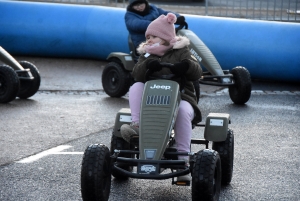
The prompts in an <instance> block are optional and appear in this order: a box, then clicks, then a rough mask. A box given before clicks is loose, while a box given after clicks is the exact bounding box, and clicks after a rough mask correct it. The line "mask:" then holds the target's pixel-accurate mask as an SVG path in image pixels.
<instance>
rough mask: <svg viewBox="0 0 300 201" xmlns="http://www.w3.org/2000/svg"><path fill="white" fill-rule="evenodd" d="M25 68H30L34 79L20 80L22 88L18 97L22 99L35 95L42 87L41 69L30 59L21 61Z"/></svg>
mask: <svg viewBox="0 0 300 201" xmlns="http://www.w3.org/2000/svg"><path fill="white" fill-rule="evenodd" d="M19 63H20V64H21V66H22V67H23V68H24V69H29V70H30V72H31V74H32V76H33V77H34V79H33V80H22V79H21V80H20V90H19V93H18V95H17V96H18V97H19V98H22V99H26V98H29V97H31V96H33V95H34V94H35V93H36V92H37V91H38V90H39V88H40V83H41V77H40V73H39V70H38V69H37V67H36V66H35V65H33V64H32V63H30V62H28V61H20V62H19Z"/></svg>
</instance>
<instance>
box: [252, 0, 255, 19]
mask: <svg viewBox="0 0 300 201" xmlns="http://www.w3.org/2000/svg"><path fill="white" fill-rule="evenodd" d="M254 10H255V1H253V18H252V19H255V13H254Z"/></svg>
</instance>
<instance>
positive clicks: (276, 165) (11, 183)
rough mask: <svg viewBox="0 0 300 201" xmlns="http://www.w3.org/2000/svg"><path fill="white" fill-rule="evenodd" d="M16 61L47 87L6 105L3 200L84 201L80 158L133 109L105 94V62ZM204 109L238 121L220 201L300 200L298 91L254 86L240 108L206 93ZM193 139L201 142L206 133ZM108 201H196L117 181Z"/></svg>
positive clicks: (1, 111) (0, 140)
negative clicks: (34, 70)
mask: <svg viewBox="0 0 300 201" xmlns="http://www.w3.org/2000/svg"><path fill="white" fill-rule="evenodd" d="M15 58H16V59H17V60H18V61H20V60H27V61H30V62H32V63H34V64H35V65H36V66H37V67H38V68H39V70H40V73H41V77H42V82H41V87H40V90H39V91H38V92H37V94H35V95H34V96H33V97H31V98H30V99H28V100H20V99H16V100H14V101H12V102H10V103H8V104H1V105H0V128H1V132H0V153H1V154H0V186H1V188H0V200H14V201H15V200H22V201H23V200H41V201H42V200H81V194H80V168H81V160H82V153H83V151H84V150H85V148H86V147H87V146H88V145H89V144H95V143H103V144H106V145H107V146H108V147H109V144H110V137H111V134H112V127H113V125H114V120H115V114H116V113H117V111H118V110H119V109H121V108H123V107H128V96H125V97H123V98H110V97H108V96H107V95H106V94H105V93H104V92H103V89H102V85H101V74H102V70H103V67H104V65H105V64H106V63H107V62H106V61H97V60H83V59H61V58H36V57H15ZM199 106H200V108H201V111H202V115H203V117H204V120H205V117H206V116H207V115H208V113H210V112H225V113H229V114H230V115H231V119H232V124H231V125H230V128H231V129H233V131H234V134H235V154H234V155H235V159H234V172H233V179H232V182H231V184H230V185H228V186H223V187H222V191H221V197H220V200H293V201H294V200H299V199H300V196H299V195H300V185H299V184H300V177H299V167H300V157H299V142H300V139H299V129H300V124H299V120H300V87H299V84H292V83H274V82H261V81H256V80H255V81H253V91H252V95H251V98H250V100H249V102H247V104H245V105H244V106H237V105H234V104H233V103H232V101H231V100H230V98H229V95H228V91H227V89H226V88H220V87H213V86H205V85H202V86H201V99H200V102H199ZM193 137H194V138H202V137H203V129H202V128H195V129H194V130H193ZM200 149H203V147H202V146H195V145H193V146H192V150H193V151H198V150H200ZM110 200H124V201H125V200H166V201H169V200H170V201H171V200H191V187H177V186H172V185H171V180H162V181H155V180H154V181H153V180H150V181H149V180H136V179H129V180H128V181H126V182H120V181H117V180H115V179H113V181H112V187H111V194H110Z"/></svg>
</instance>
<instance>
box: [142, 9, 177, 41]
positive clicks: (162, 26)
mask: <svg viewBox="0 0 300 201" xmlns="http://www.w3.org/2000/svg"><path fill="white" fill-rule="evenodd" d="M176 19H177V18H176V15H174V14H173V13H168V14H167V15H166V16H165V15H161V16H159V17H158V18H157V19H156V20H154V21H152V22H151V23H150V24H149V26H148V28H147V30H146V33H145V36H146V38H147V36H148V35H153V36H157V37H159V38H162V39H164V40H165V41H167V42H170V41H171V40H172V39H174V38H175V37H176V33H175V27H174V23H175V22H176Z"/></svg>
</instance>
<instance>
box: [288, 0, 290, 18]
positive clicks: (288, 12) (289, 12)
mask: <svg viewBox="0 0 300 201" xmlns="http://www.w3.org/2000/svg"><path fill="white" fill-rule="evenodd" d="M288 9H289V10H290V9H291V0H289V8H288ZM288 21H290V12H288Z"/></svg>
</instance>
